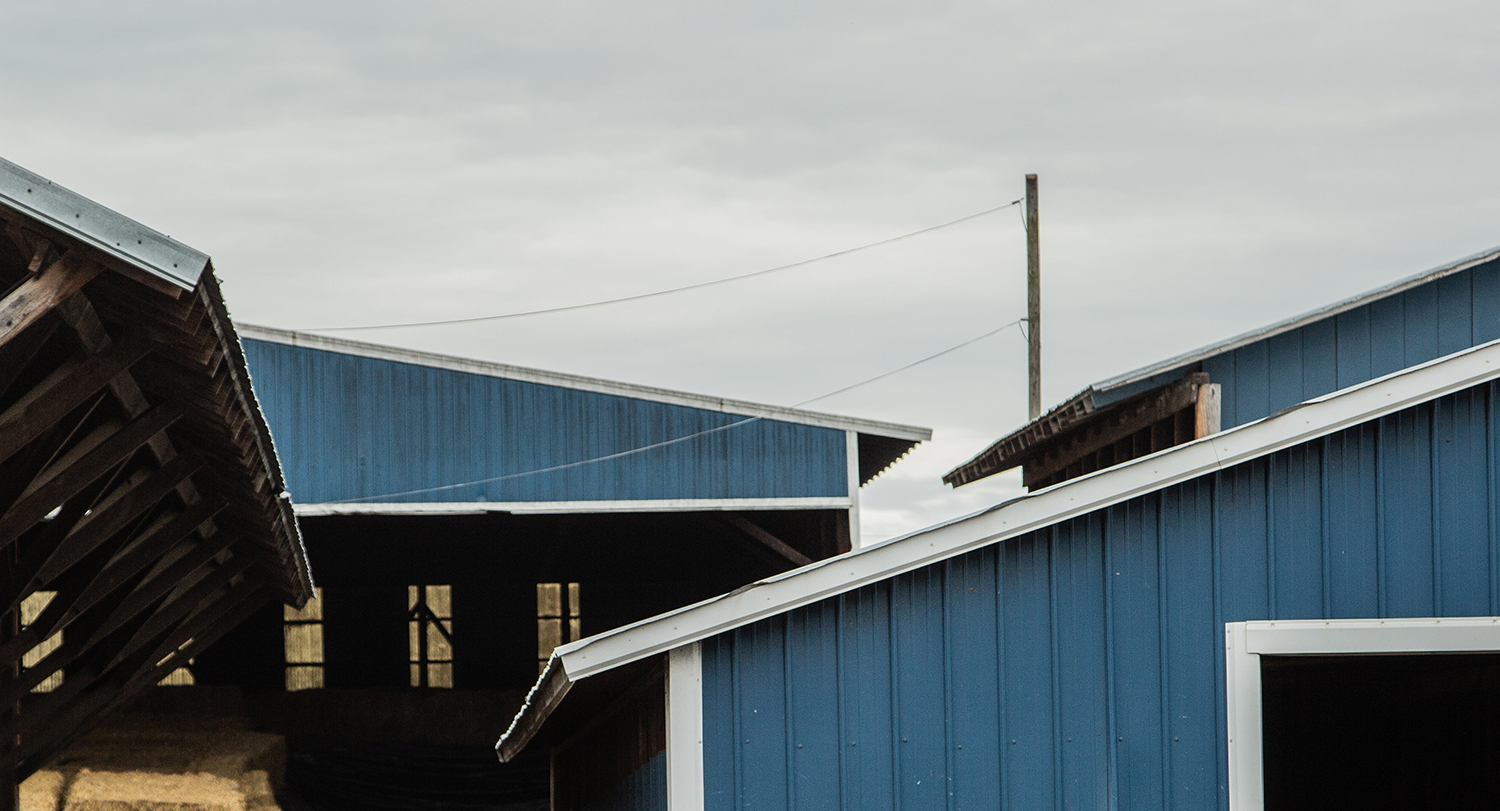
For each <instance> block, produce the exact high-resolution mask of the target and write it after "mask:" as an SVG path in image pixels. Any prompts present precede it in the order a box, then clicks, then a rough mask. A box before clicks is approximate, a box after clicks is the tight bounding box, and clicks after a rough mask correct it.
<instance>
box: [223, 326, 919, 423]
mask: <svg viewBox="0 0 1500 811" xmlns="http://www.w3.org/2000/svg"><path fill="white" fill-rule="evenodd" d="M238 326H239V330H240V334H241V335H243V336H244V337H246V338H250V339H253V340H257V341H269V342H271V343H278V344H286V345H288V346H301V347H306V348H308V349H317V350H321V351H324V352H337V353H340V354H344V355H355V356H358V357H362V358H374V359H377V360H387V361H392V362H395V363H409V364H412V365H415V366H425V367H428V368H432V369H446V370H449V371H454V372H463V373H466V374H475V375H483V376H485V377H498V378H503V379H506V380H519V381H523V382H527V383H538V384H541V385H544V386H557V387H559V388H565V389H576V390H578V391H587V392H594V393H596V394H612V395H615V396H618V397H629V398H632V399H635V400H648V401H651V402H657V403H666V404H668V405H678V406H686V407H688V408H699V409H703V410H705V411H720V412H723V413H725V414H736V415H740V416H746V417H760V418H762V419H767V420H776V421H778V422H789V423H795V424H798V425H815V426H818V427H821V428H834V429H838V430H842V431H855V432H858V433H861V434H870V435H873V436H880V437H889V438H891V439H901V440H908V441H910V442H911V443H912V444H916V443H918V442H926V441H927V440H929V439H932V429H931V428H919V427H917V426H915V425H901V424H899V423H894V422H882V421H880V420H866V419H860V418H858V417H845V416H841V415H838V414H825V413H822V412H819V411H807V410H804V409H800V408H787V407H785V406H776V405H766V404H764V403H752V402H748V401H745V400H733V399H729V398H727V397H712V396H709V395H706V394H693V393H690V392H684V391H673V390H671V389H661V388H656V387H654V386H641V385H637V384H635V383H621V382H619V381H615V380H604V379H601V378H596V377H584V376H582V375H571V374H566V373H564V372H549V371H546V370H543V369H532V368H528V367H525V366H512V365H509V364H505V363H494V362H491V361H483V360H473V359H471V358H460V357H455V356H453V355H441V354H438V353H436V352H421V351H418V350H415V349H402V348H400V347H394V346H384V345H381V344H372V343H365V342H363V341H351V340H348V339H346V338H329V337H326V336H323V335H313V334H311V333H306V332H293V331H291V330H284V329H273V328H271V327H260V326H255V325H253V324H239V325H238Z"/></svg>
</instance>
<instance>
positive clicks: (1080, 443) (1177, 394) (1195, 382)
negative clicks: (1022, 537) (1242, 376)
mask: <svg viewBox="0 0 1500 811" xmlns="http://www.w3.org/2000/svg"><path fill="white" fill-rule="evenodd" d="M1206 382H1207V376H1206V375H1202V374H1195V375H1189V376H1188V377H1185V378H1183V379H1182V380H1179V381H1176V382H1174V383H1169V384H1167V385H1165V386H1162V387H1161V388H1159V389H1157V390H1155V391H1153V392H1151V393H1149V394H1147V395H1144V396H1142V397H1140V398H1138V399H1136V400H1134V401H1131V402H1127V403H1124V404H1122V405H1120V406H1118V407H1116V408H1115V409H1113V410H1112V411H1111V412H1109V413H1103V414H1098V415H1097V416H1096V417H1095V418H1094V419H1093V420H1091V421H1090V422H1089V423H1087V424H1085V425H1083V426H1080V428H1079V429H1078V430H1077V431H1076V432H1074V433H1072V434H1070V435H1069V436H1067V437H1064V438H1060V439H1059V440H1058V441H1056V443H1055V444H1054V445H1053V446H1052V447H1051V448H1049V449H1048V450H1047V451H1046V452H1045V453H1044V454H1042V455H1041V456H1038V457H1034V458H1032V459H1029V460H1027V461H1026V462H1025V464H1024V465H1023V466H1022V476H1021V480H1022V483H1023V484H1025V485H1026V486H1027V487H1028V488H1031V487H1037V486H1039V485H1041V483H1042V482H1048V483H1055V482H1056V481H1057V479H1054V478H1053V477H1054V475H1055V474H1057V473H1064V474H1066V475H1064V476H1063V477H1062V478H1064V479H1067V478H1072V477H1073V476H1075V475H1080V474H1081V473H1082V470H1083V466H1082V464H1081V462H1082V460H1083V459H1084V458H1085V457H1086V456H1088V455H1090V454H1093V453H1095V452H1096V451H1098V450H1100V449H1101V448H1103V447H1105V446H1107V445H1113V444H1114V443H1116V442H1118V441H1120V440H1122V439H1124V438H1126V437H1128V436H1130V435H1132V434H1135V433H1136V432H1138V431H1141V430H1142V429H1150V431H1151V433H1150V437H1151V450H1152V452H1155V451H1157V450H1161V449H1162V448H1165V447H1170V446H1171V445H1172V444H1173V436H1172V429H1173V425H1172V423H1171V421H1170V420H1168V418H1170V417H1172V416H1173V415H1175V414H1177V413H1178V412H1180V411H1182V410H1183V409H1185V408H1189V407H1191V406H1192V405H1193V404H1194V403H1195V402H1196V401H1197V397H1198V388H1199V386H1201V385H1202V384H1204V383H1206ZM1096 413H1097V412H1096ZM1163 421H1166V422H1165V423H1164V422H1163Z"/></svg>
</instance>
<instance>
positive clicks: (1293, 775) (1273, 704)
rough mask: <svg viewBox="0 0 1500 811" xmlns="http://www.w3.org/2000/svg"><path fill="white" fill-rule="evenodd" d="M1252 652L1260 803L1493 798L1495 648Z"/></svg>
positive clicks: (1496, 793) (1497, 720)
mask: <svg viewBox="0 0 1500 811" xmlns="http://www.w3.org/2000/svg"><path fill="white" fill-rule="evenodd" d="M1261 661H1262V676H1261V695H1262V719H1263V724H1264V757H1265V791H1266V794H1265V797H1266V808H1267V809H1269V810H1270V811H1300V809H1339V808H1360V809H1376V810H1377V811H1378V809H1452V808H1494V807H1496V805H1497V804H1500V800H1497V798H1500V654H1495V653H1484V654H1421V655H1364V656H1263V657H1261Z"/></svg>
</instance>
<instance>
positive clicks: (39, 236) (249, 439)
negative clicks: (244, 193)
mask: <svg viewBox="0 0 1500 811" xmlns="http://www.w3.org/2000/svg"><path fill="white" fill-rule="evenodd" d="M0 221H3V223H0V228H3V230H4V235H3V238H0V290H3V291H4V292H3V296H0V600H4V601H5V602H6V604H5V606H3V607H0V613H3V614H4V619H3V621H0V706H6V707H11V706H19V712H16V713H9V714H5V715H3V716H0V770H4V771H6V772H9V773H12V774H14V775H15V776H16V779H18V780H19V779H21V778H24V777H25V776H26V775H28V774H30V773H31V772H33V771H35V770H36V769H37V768H39V767H40V766H41V765H43V764H44V763H46V761H47V760H48V759H49V758H50V757H52V756H53V755H54V754H56V753H57V752H58V751H59V750H60V749H62V748H63V747H64V746H66V745H67V744H68V743H69V742H70V741H72V740H73V739H75V738H76V737H77V736H79V735H81V734H83V733H84V732H86V731H87V730H88V729H90V728H91V727H92V726H94V725H95V724H97V723H98V722H99V721H100V720H101V719H102V718H103V717H104V716H105V715H106V714H108V713H109V712H110V711H111V710H113V709H116V708H118V707H120V706H121V705H123V704H125V703H127V702H128V701H129V700H130V699H131V698H132V697H133V696H135V695H136V694H138V693H139V692H141V691H143V690H145V689H147V688H149V687H151V686H153V685H155V684H156V683H157V682H159V681H160V680H161V679H162V677H163V676H165V675H166V674H168V673H170V672H172V671H173V670H175V669H177V668H179V667H182V666H184V665H185V664H186V663H187V662H188V661H189V660H190V659H191V658H192V657H193V656H194V655H195V654H196V653H197V652H199V651H201V650H203V649H204V648H205V647H207V646H208V645H209V644H211V643H212V642H213V641H215V640H216V639H218V638H219V637H220V636H222V635H223V634H224V633H225V632H227V631H228V630H229V629H230V628H232V627H234V626H235V625H236V624H237V623H238V622H240V621H241V620H243V619H244V618H245V617H247V616H249V615H250V613H252V612H253V611H255V610H256V609H258V608H260V607H261V606H263V605H265V604H266V603H268V602H283V603H287V604H291V605H294V606H300V605H302V604H303V603H305V602H306V600H307V599H308V597H309V596H310V595H311V593H312V581H311V575H310V573H309V571H308V565H307V558H306V555H305V553H304V551H303V548H302V543H301V539H300V537H299V535H298V530H297V523H296V519H295V518H294V516H293V514H292V509H291V503H290V500H289V499H288V498H286V496H285V488H284V484H283V481H282V477H281V470H280V466H279V464H278V462H277V459H276V453H275V450H274V448H273V446H272V444H271V436H270V433H269V431H268V430H267V428H266V424H265V421H264V420H263V419H262V417H261V414H260V410H259V408H258V406H257V404H256V400H255V395H254V392H253V391H252V390H251V388H250V380H249V376H248V374H247V372H246V369H245V362H244V357H243V354H242V352H241V349H240V344H239V339H238V338H237V337H236V334H235V332H234V327H233V325H232V324H231V322H230V320H229V317H228V314H227V312H226V310H225V307H224V301H223V298H222V297H221V295H220V292H219V287H218V283H217V281H216V280H215V278H214V275H213V268H212V264H211V263H210V262H209V260H208V257H207V256H205V255H203V254H201V253H199V252H197V251H194V250H193V249H191V248H188V247H187V246H184V245H181V244H180V243H176V242H174V241H172V240H171V239H169V238H167V237H165V236H164V235H162V234H160V233H158V232H156V231H153V230H151V229H149V228H147V227H145V226H143V225H141V224H139V223H136V222H134V221H132V220H129V219H128V218H126V217H123V216H121V215H119V214H117V213H115V212H113V211H110V210H109V209H107V208H104V207H103V206H100V205H98V204H97V203H93V202H92V201H89V200H87V199H86V198H83V197H81V196H80V195H77V194H75V193H73V192H70V191H68V190H67V189H64V188H62V187H59V186H57V185H55V184H52V183H50V182H48V181H46V180H45V179H43V178H40V177H38V176H36V175H34V174H32V173H30V172H27V171H26V170H24V169H21V168H20V167H17V166H15V165H14V164H10V163H8V162H5V161H0ZM131 243H134V244H131ZM39 593H40V594H41V596H42V597H46V595H47V594H51V598H50V601H48V602H46V605H45V607H44V608H42V609H41V610H40V613H39V614H37V615H36V616H35V617H34V618H32V621H31V622H30V624H29V625H27V626H24V627H23V626H21V624H20V610H19V607H20V605H21V603H22V602H23V601H25V600H27V599H28V598H32V599H33V601H34V602H35V601H36V597H37V595H38V594H39ZM57 634H61V637H60V639H61V644H60V645H58V646H56V648H55V649H53V650H51V651H50V652H47V653H45V654H44V655H42V657H41V659H40V660H39V661H36V662H34V663H32V664H30V665H29V666H24V667H23V666H22V664H21V663H22V660H23V657H24V656H25V655H26V654H27V653H28V652H31V651H33V650H38V646H39V645H41V643H42V642H44V641H47V640H50V639H54V638H55V637H56V635H57ZM41 650H44V651H45V650H46V648H42V649H41ZM57 673H62V674H63V679H62V683H61V684H60V685H58V686H56V687H55V689H52V690H51V691H50V692H33V688H34V687H36V686H38V685H40V684H42V683H43V682H44V681H46V680H47V679H48V678H49V677H50V676H52V675H54V674H57ZM17 702H19V705H17Z"/></svg>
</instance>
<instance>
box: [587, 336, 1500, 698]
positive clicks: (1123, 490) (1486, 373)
mask: <svg viewBox="0 0 1500 811" xmlns="http://www.w3.org/2000/svg"><path fill="white" fill-rule="evenodd" d="M1496 378H1500V341H1492V342H1490V343H1487V344H1484V345H1482V346H1478V347H1473V348H1470V349H1466V350H1464V351H1462V352H1458V353H1455V354H1453V355H1449V356H1447V357H1445V358H1439V359H1437V360H1434V361H1430V362H1428V363H1425V364H1422V365H1420V366H1414V367H1411V368H1409V369H1404V370H1401V371H1399V372H1395V373H1392V374H1390V375H1387V376H1385V377H1382V378H1378V379H1376V380H1372V381H1369V382H1366V383H1362V384H1359V385H1357V386H1352V387H1350V388H1348V389H1344V390H1342V391H1338V392H1334V393H1333V394H1329V395H1325V396H1323V397H1319V398H1317V399H1314V400H1309V401H1308V402H1306V403H1304V404H1302V405H1300V406H1297V407H1294V408H1290V409H1287V410H1285V411H1282V412H1279V413H1277V414H1273V415H1271V416H1269V417H1266V418H1264V419H1261V420H1258V421H1256V422H1252V423H1247V424H1245V425H1242V426H1239V427H1237V428H1233V429H1230V430H1228V431H1224V432H1222V433H1219V434H1214V435H1212V436H1209V437H1204V438H1203V439H1200V440H1197V441H1194V442H1190V443H1188V444H1185V445H1179V446H1177V447H1175V448H1169V449H1167V450H1164V451H1160V452H1158V453H1156V454H1154V455H1151V456H1146V457H1143V458H1141V459H1136V460H1133V461H1130V462H1126V463H1124V464H1121V465H1117V466H1115V467H1111V468H1106V469H1104V470H1101V471H1098V472H1096V473H1092V474H1089V475H1087V476H1083V477H1080V478H1077V479H1071V480H1069V481H1066V482H1063V483H1061V484H1058V485H1054V486H1052V487H1049V488H1047V489H1044V490H1040V491H1037V492H1036V493H1033V494H1030V495H1027V496H1023V497H1021V498H1018V499H1015V500H1012V501H1008V502H1005V503H1003V504H999V505H996V506H994V507H991V508H989V509H987V510H984V511H981V512H978V513H975V514H973V515H970V516H967V517H965V518H960V519H957V520H954V521H951V522H949V523H946V524H940V525H938V526H935V527H931V528H928V529H925V530H921V531H918V532H916V533H913V534H911V535H907V536H905V537H901V538H896V539H893V540H890V541H887V542H885V543H883V544H879V545H876V546H870V547H866V548H864V549H860V550H856V551H854V552H851V553H849V554H845V555H840V556H838V557H834V558H829V559H827V560H823V561H819V562H817V563H813V564H810V565H807V566H804V567H802V568H800V569H795V570H793V571H791V572H787V573H785V574H782V575H778V576H776V577H772V578H768V579H766V580H762V581H760V582H759V583H756V584H754V585H751V586H747V587H746V588H743V589H739V590H737V591H734V592H732V593H730V594H726V595H723V596H721V597H715V598H713V599H709V600H705V601H703V602H701V603H698V604H696V605H692V606H688V607H686V608H682V609H678V610H677V611H673V612H671V613H668V614H663V615H660V616H658V617H653V618H651V619H647V620H642V621H641V622H637V623H634V624H632V625H627V626H625V627H622V628H618V629H616V630H614V631H610V632H607V633H603V634H599V635H598V636H593V637H589V638H587V639H582V640H579V641H577V642H571V643H569V644H567V645H564V646H562V647H560V648H558V649H557V654H558V656H559V657H560V658H561V660H562V663H563V667H564V669H565V671H566V673H567V676H568V678H569V679H572V680H576V679H582V678H586V677H588V676H591V675H593V674H595V673H599V672H602V671H605V670H610V669H612V668H615V667H619V666H620V665H624V664H628V663H630V662H633V661H636V660H638V659H643V658H645V657H648V656H652V655H655V654H658V653H661V652H663V651H667V650H671V649H672V648H676V647H679V646H681V645H685V644H688V643H691V642H696V641H698V640H701V639H704V638H707V637H710V636H713V635H715V634H718V633H722V632H724V631H728V630H731V629H733V628H737V627H739V626H742V625H748V624H750V623H753V622H756V621H757V620H761V619H764V618H766V617H770V616H774V615H777V614H781V613H784V612H786V611H789V610H792V609H794V608H798V607H800V606H804V605H807V604H809V603H813V602H816V601H818V600H822V599H825V598H828V597H833V596H836V595H839V594H842V593H844V592H848V591H852V590H854V589H857V588H860V587H862V586H866V585H869V584H871V583H876V582H879V581H881V580H886V579H889V578H891V577H894V576H896V575H899V574H903V573H905V572H909V571H912V570H914V569H918V568H921V567H923V566H927V565H929V564H932V563H937V562H939V561H942V560H946V559H948V558H952V557H955V556H958V555H962V554H964V553H965V552H969V551H971V550H974V549H977V548H979V547H982V546H986V545H989V544H993V543H997V542H1000V541H1004V540H1007V539H1010V538H1014V537H1017V536H1019V535H1022V534H1024V533H1027V532H1031V531H1033V530H1037V529H1041V528H1044V527H1048V526H1051V525H1053V524H1057V523H1059V522H1061V521H1066V520H1068V519H1070V518H1075V517H1078V516H1081V515H1084V514H1086V513H1090V512H1093V511H1095V510H1099V509H1102V508H1105V507H1109V506H1111V505H1114V504H1118V503H1120V502H1122V501H1126V500H1128V499H1131V498H1134V497H1136V496H1139V495H1143V494H1145V493H1149V492H1152V491H1155V490H1160V489H1162V488H1165V487H1169V486H1171V485H1174V484H1179V483H1181V482H1185V481H1188V480H1190V479H1194V478H1197V477H1199V476H1203V475H1205V474H1209V473H1213V472H1214V471H1217V470H1220V469H1223V468H1226V467H1230V466H1232V465H1237V464H1240V463H1242V462H1246V461H1249V460H1251V459H1255V458H1257V457H1261V456H1265V455H1267V454H1270V453H1274V452H1276V451H1279V450H1282V449H1285V448H1288V447H1291V446H1293V445H1297V444H1299V443H1303V442H1307V441H1309V440H1312V439H1316V438H1318V437H1321V436H1326V435H1328V434H1331V433H1334V432H1337V431H1340V430H1343V429H1345V428H1348V427H1350V426H1353V425H1358V424H1361V423H1364V422H1368V421H1370V420H1374V419H1378V418H1380V417H1382V416H1385V415H1387V414H1390V413H1393V412H1395V411H1399V410H1401V409H1403V408H1408V407H1410V406H1413V405H1417V404H1419V403H1423V402H1427V401H1430V400H1434V399H1436V398H1439V397H1442V396H1444V395H1446V394H1451V393H1453V392H1456V391H1461V390H1463V389H1466V388H1469V387H1471V386H1475V385H1478V384H1481V383H1485V382H1488V381H1490V380H1494V379H1496Z"/></svg>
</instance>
